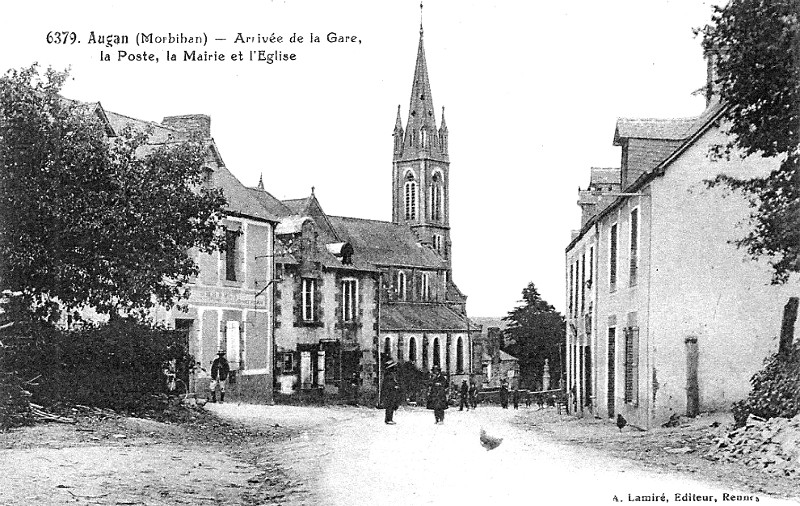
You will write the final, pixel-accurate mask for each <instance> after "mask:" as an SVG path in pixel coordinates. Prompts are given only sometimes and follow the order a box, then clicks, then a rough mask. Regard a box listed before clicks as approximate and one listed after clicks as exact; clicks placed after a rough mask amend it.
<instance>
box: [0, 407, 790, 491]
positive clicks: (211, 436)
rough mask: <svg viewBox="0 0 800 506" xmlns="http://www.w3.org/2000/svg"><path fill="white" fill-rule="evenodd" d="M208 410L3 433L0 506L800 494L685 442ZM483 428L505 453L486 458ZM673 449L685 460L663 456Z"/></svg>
mask: <svg viewBox="0 0 800 506" xmlns="http://www.w3.org/2000/svg"><path fill="white" fill-rule="evenodd" d="M207 407H208V410H209V411H210V412H212V413H214V414H215V415H217V416H218V417H220V418H217V417H214V416H199V417H198V419H197V420H195V421H194V422H193V423H192V424H191V425H170V424H161V423H158V422H153V421H148V420H141V419H134V418H125V417H115V418H110V419H106V420H96V421H92V420H81V421H79V423H77V424H75V425H42V426H37V427H33V428H27V429H21V430H15V431H12V432H9V433H3V434H0V504H10V505H37V506H38V505H53V506H55V505H62V504H80V505H84V504H85V505H89V504H92V505H94V504H102V505H121V504H129V505H153V506H156V505H159V506H161V505H164V506H166V505H178V504H193V505H194V504H199V505H202V504H210V505H211V504H227V505H237V504H243V505H277V504H280V505H283V506H294V505H305V504H321V505H331V506H338V505H348V506H349V505H361V504H364V505H370V506H374V505H382V504H391V505H401V504H403V505H405V504H408V505H425V504H458V505H472V504H480V505H486V504H498V503H499V502H500V501H502V502H503V503H511V504H609V505H611V504H617V502H636V503H639V502H661V501H662V497H663V499H664V501H665V502H681V503H683V502H690V503H692V504H710V503H713V502H717V503H740V502H747V503H755V502H758V503H759V504H780V503H782V501H780V500H777V499H774V498H773V497H772V496H774V495H783V496H796V494H797V492H796V491H797V490H800V488H799V487H797V486H794V487H792V484H790V483H788V482H787V484H786V485H785V486H783V484H781V485H782V486H776V485H775V481H774V479H773V480H772V481H771V482H770V481H769V480H765V481H763V482H759V481H758V479H759V478H758V477H757V475H755V474H747V473H741V472H739V471H741V470H739V471H737V470H736V469H733V471H732V472H734V474H736V476H737V477H738V480H737V479H730V478H731V476H733V475H732V474H731V475H728V474H725V473H722V474H720V473H716V474H715V472H716V471H718V470H720V469H723V468H724V466H721V465H720V464H718V463H714V462H709V461H707V460H704V459H702V458H701V457H700V456H699V453H700V451H699V450H698V445H697V444H696V442H697V441H699V440H700V436H698V437H697V438H695V439H694V440H693V439H692V437H691V435H690V432H691V431H690V430H689V429H675V430H676V432H669V431H651V432H648V433H634V432H626V433H619V432H618V431H617V429H616V427H614V426H613V425H610V424H607V423H605V424H602V423H595V422H586V421H582V420H574V419H565V418H564V417H560V416H558V415H555V414H554V412H553V411H552V410H544V411H536V410H533V409H531V410H525V409H521V410H520V411H514V410H503V409H500V408H498V407H492V406H485V407H483V406H482V407H479V408H478V410H477V411H469V412H459V411H458V410H455V409H450V410H448V412H447V415H446V419H445V424H444V425H434V423H433V414H432V413H431V412H430V411H427V410H424V409H419V408H401V409H400V411H399V412H398V413H397V414H396V416H395V419H396V420H397V422H398V423H397V425H385V424H384V423H383V413H382V411H379V410H376V409H372V408H352V407H337V406H328V407H291V406H256V405H236V404H216V405H208V406H207ZM704 423H705V422H704ZM705 426H706V427H707V426H708V425H707V424H706V425H705ZM481 427H484V428H485V429H486V431H487V432H488V433H489V434H491V435H493V436H496V437H501V438H503V443H502V444H501V445H500V446H499V447H498V448H497V449H495V450H492V451H487V450H485V449H484V448H483V447H481V445H480V443H479V438H478V433H479V430H480V428H481ZM698 434H699V433H698ZM693 441H695V442H693ZM682 445H684V446H686V447H689V446H691V447H692V452H693V453H687V454H673V453H670V452H668V451H667V450H668V449H670V448H671V447H681V446H682ZM737 473H738V474H737ZM748 477H752V478H753V480H754V481H753V483H750V482H749V481H748ZM720 480H721V481H720ZM720 483H724V484H726V485H722V484H720ZM795 485H796V484H795ZM783 502H784V503H790V504H797V502H791V501H789V502H787V501H783Z"/></svg>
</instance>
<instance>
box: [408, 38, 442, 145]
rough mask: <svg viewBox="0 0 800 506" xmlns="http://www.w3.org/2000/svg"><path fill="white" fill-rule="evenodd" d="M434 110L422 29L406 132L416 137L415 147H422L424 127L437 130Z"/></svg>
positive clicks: (428, 130)
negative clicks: (421, 134)
mask: <svg viewBox="0 0 800 506" xmlns="http://www.w3.org/2000/svg"><path fill="white" fill-rule="evenodd" d="M433 111H434V108H433V97H432V96H431V84H430V80H429V78H428V65H427V63H426V62H425V47H424V46H423V43H422V30H420V34H419V47H418V49H417V63H416V65H415V68H414V83H413V84H412V86H411V104H410V106H409V108H408V121H407V122H406V132H407V133H408V135H409V136H410V137H411V138H412V139H414V140H413V141H412V143H411V145H412V146H413V147H415V148H417V147H421V146H420V141H419V138H420V137H419V136H420V130H421V129H422V128H423V127H425V130H426V131H427V132H428V135H430V134H431V133H432V132H435V131H436V118H435V117H434V114H433Z"/></svg>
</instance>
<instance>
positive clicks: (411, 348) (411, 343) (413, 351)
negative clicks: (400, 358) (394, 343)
mask: <svg viewBox="0 0 800 506" xmlns="http://www.w3.org/2000/svg"><path fill="white" fill-rule="evenodd" d="M408 361H409V362H412V363H414V364H416V362H417V340H416V339H414V338H413V337H411V338H409V340H408Z"/></svg>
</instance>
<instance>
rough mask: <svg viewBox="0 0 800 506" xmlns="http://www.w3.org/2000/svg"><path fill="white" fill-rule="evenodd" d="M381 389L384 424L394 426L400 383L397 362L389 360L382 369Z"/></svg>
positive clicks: (398, 403)
mask: <svg viewBox="0 0 800 506" xmlns="http://www.w3.org/2000/svg"><path fill="white" fill-rule="evenodd" d="M384 370H385V371H386V372H385V373H384V376H383V387H382V388H381V404H383V409H384V410H385V416H384V419H383V421H384V423H385V424H387V425H395V424H396V423H397V422H395V421H394V412H395V411H396V410H397V407H398V406H399V405H400V382H399V381H398V380H397V362H395V361H394V360H390V361H389V362H387V363H386V366H385V368H384Z"/></svg>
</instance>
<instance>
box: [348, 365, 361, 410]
mask: <svg viewBox="0 0 800 506" xmlns="http://www.w3.org/2000/svg"><path fill="white" fill-rule="evenodd" d="M360 385H361V377H360V376H359V375H358V371H356V372H354V373H353V376H352V377H351V378H350V393H351V394H352V396H353V406H358V387H359V386H360Z"/></svg>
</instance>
